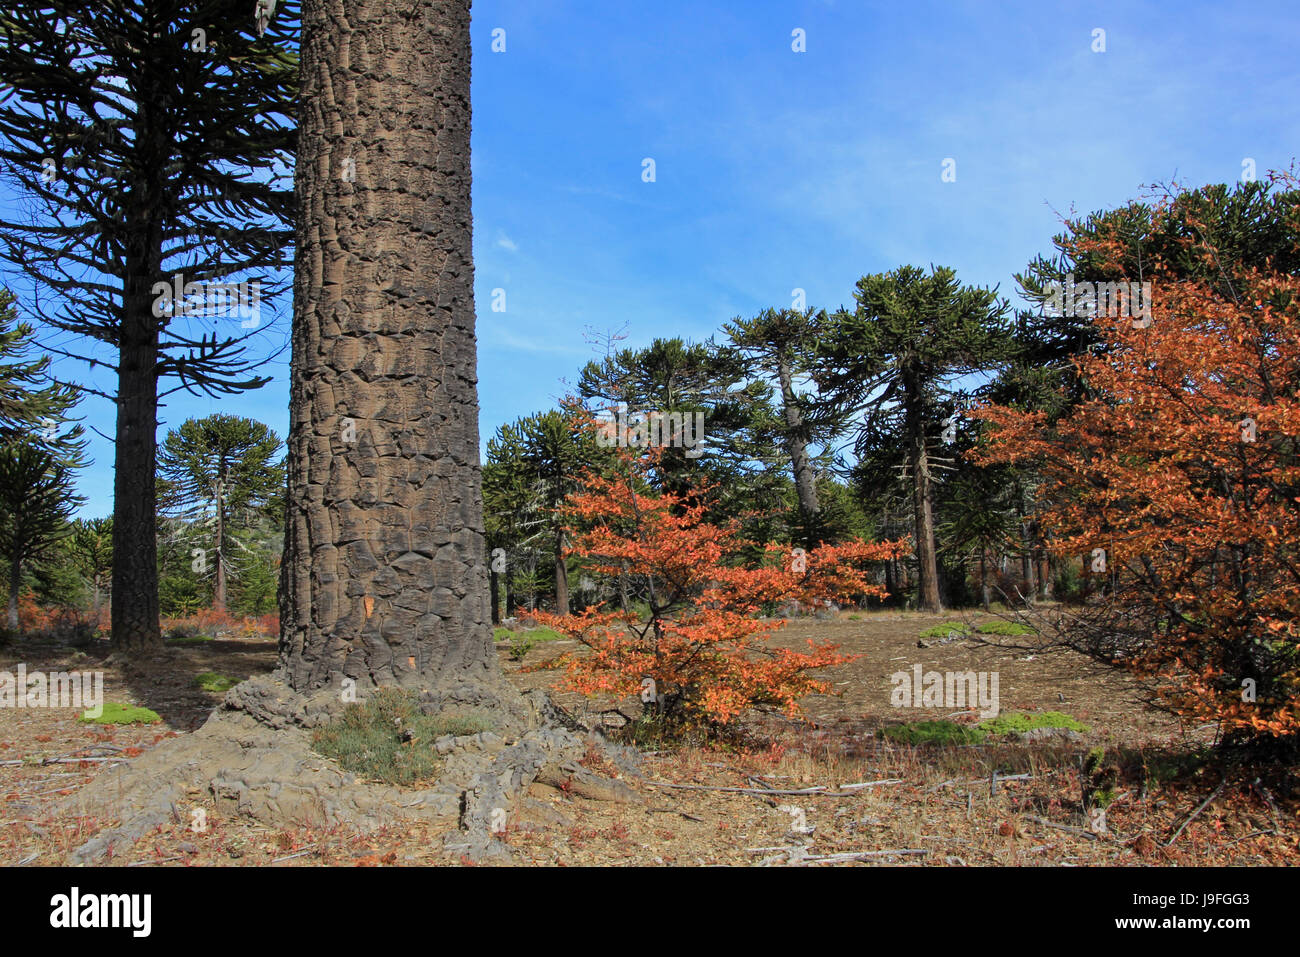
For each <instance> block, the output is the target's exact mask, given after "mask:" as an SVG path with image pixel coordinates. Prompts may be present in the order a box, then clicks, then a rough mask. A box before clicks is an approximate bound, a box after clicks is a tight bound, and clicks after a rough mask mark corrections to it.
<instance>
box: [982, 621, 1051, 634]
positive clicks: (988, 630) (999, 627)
mask: <svg viewBox="0 0 1300 957" xmlns="http://www.w3.org/2000/svg"><path fill="white" fill-rule="evenodd" d="M976 631H978V632H979V633H980V634H981V635H1006V636H1012V635H1036V634H1038V632H1036V631H1034V629H1032V628H1030V627H1029V626H1028V625H1022V624H1020V622H1018V621H1002V620H1001V619H995V620H993V621H986V622H984V623H983V624H981V625H980V626H979V627H978V628H977V629H976Z"/></svg>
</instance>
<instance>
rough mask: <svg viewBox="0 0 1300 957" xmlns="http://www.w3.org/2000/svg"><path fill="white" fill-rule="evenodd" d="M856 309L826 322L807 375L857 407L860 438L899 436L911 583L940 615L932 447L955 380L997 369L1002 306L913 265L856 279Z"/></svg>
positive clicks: (943, 272) (829, 394) (837, 399)
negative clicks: (912, 556)
mask: <svg viewBox="0 0 1300 957" xmlns="http://www.w3.org/2000/svg"><path fill="white" fill-rule="evenodd" d="M854 298H855V299H857V303H858V305H857V309H856V310H854V311H853V312H848V311H840V312H837V313H835V314H834V315H833V316H831V317H830V319H831V321H830V324H829V328H828V330H827V334H826V336H825V338H824V340H823V342H822V346H821V348H819V350H818V358H817V364H816V368H815V371H814V376H815V379H816V381H817V383H818V385H819V387H820V388H821V390H822V394H823V396H825V397H826V398H827V400H829V401H830V402H832V403H834V404H835V405H837V406H839V407H841V408H844V409H865V410H866V411H867V416H866V419H865V421H864V422H863V424H862V426H861V428H860V430H859V439H860V441H866V442H870V440H871V439H872V437H873V436H879V435H881V434H890V435H901V436H902V439H903V443H904V446H905V449H906V466H907V474H908V479H909V483H910V485H911V492H912V523H913V530H914V535H915V547H916V560H917V566H918V575H919V578H920V595H919V598H918V604H919V606H920V607H922V608H924V609H926V610H927V611H939V610H940V608H941V603H940V598H939V570H938V561H937V556H936V547H935V534H934V474H933V473H934V462H933V457H934V456H933V452H932V446H933V444H934V443H935V441H936V439H940V438H942V433H943V429H942V427H941V422H942V421H943V418H944V416H945V415H951V414H952V397H953V393H954V383H955V381H956V380H957V379H959V378H960V377H961V376H964V375H967V374H969V373H972V372H977V371H982V370H985V369H988V368H990V367H992V366H994V365H996V364H997V363H998V362H999V361H1000V360H1001V359H1002V358H1003V357H1004V356H1005V355H1006V354H1007V350H1008V347H1009V331H1010V330H1009V329H1008V327H1007V325H1006V320H1005V314H1006V303H1005V302H1003V301H1001V300H999V299H998V297H997V293H996V291H995V290H989V289H981V288H976V287H970V286H962V285H960V284H959V283H958V282H957V277H956V274H955V273H954V272H953V271H952V270H951V269H947V268H943V267H940V268H937V269H936V268H931V270H930V273H929V274H928V275H927V274H926V273H925V271H924V270H922V269H919V268H917V267H915V266H903V267H901V268H899V269H897V270H895V271H894V272H891V273H879V274H876V275H871V276H864V277H863V278H862V279H860V280H859V281H858V285H857V292H856V293H854Z"/></svg>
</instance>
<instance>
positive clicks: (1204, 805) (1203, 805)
mask: <svg viewBox="0 0 1300 957" xmlns="http://www.w3.org/2000/svg"><path fill="white" fill-rule="evenodd" d="M1225 784H1227V781H1220V782H1219V786H1218V787H1217V788H1215V789H1214V790H1213V791H1211V792H1210V796H1209V797H1207V798H1206V799H1205V800H1204V801H1202V802H1201V804H1200V807H1198V808H1197V809H1196V810H1195V811H1193V812H1192V813H1191V814H1190V815H1188V817H1187V820H1185V821H1183V823H1182V824H1180V825H1178V830H1176V831H1174V836H1173V837H1171V838H1170V839H1169V840H1167V841H1165V843H1164V846H1165V847H1172V846H1173V843H1174V841H1176V840H1178V835H1180V834H1182V833H1183V830H1184V829H1185V828H1186V827H1187V825H1189V824H1191V823H1192V822H1193V821H1195V820H1196V819H1197V818H1198V817H1200V815H1201V812H1202V811H1204V810H1205V809H1206V808H1207V807H1209V806H1210V802H1211V801H1213V800H1214V799H1215V798H1216V797H1218V796H1219V793H1220V792H1221V791H1222V790H1223V786H1224V785H1225Z"/></svg>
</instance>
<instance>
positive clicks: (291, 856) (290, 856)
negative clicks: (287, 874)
mask: <svg viewBox="0 0 1300 957" xmlns="http://www.w3.org/2000/svg"><path fill="white" fill-rule="evenodd" d="M315 853H316V848H314V847H309V848H307V850H305V851H299V852H298V853H297V854H288V855H286V856H285V857H277V858H275V860H273V861H271V863H272V864H279V863H280V862H281V861H291V860H293V859H294V858H295V857H306V856H307V855H308V854H315Z"/></svg>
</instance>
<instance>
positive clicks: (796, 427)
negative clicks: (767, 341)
mask: <svg viewBox="0 0 1300 957" xmlns="http://www.w3.org/2000/svg"><path fill="white" fill-rule="evenodd" d="M776 371H777V378H778V380H779V381H780V385H781V409H782V413H783V414H784V416H785V447H786V450H787V452H788V453H789V455H790V465H791V467H792V469H793V471H794V488H795V493H796V494H797V495H798V496H799V515H800V518H801V519H802V520H803V525H804V528H805V532H806V533H809V534H806V536H805V541H804V544H805V545H807V546H809V547H810V548H811V547H812V546H813V545H816V544H817V543H816V542H814V541H812V540H811V539H812V535H811V534H810V533H811V530H812V529H813V528H814V527H815V526H816V522H817V516H818V513H819V512H820V511H821V505H820V503H819V502H818V501H817V472H816V471H815V470H814V469H813V467H812V460H811V459H810V458H809V456H808V442H807V440H806V439H805V437H804V432H805V429H804V421H803V412H802V411H801V410H800V408H799V404H798V402H797V401H796V400H795V393H794V379H793V374H792V372H791V367H790V358H789V356H787V355H786V354H785V353H784V352H780V353H779V354H778V356H777V366H776Z"/></svg>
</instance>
